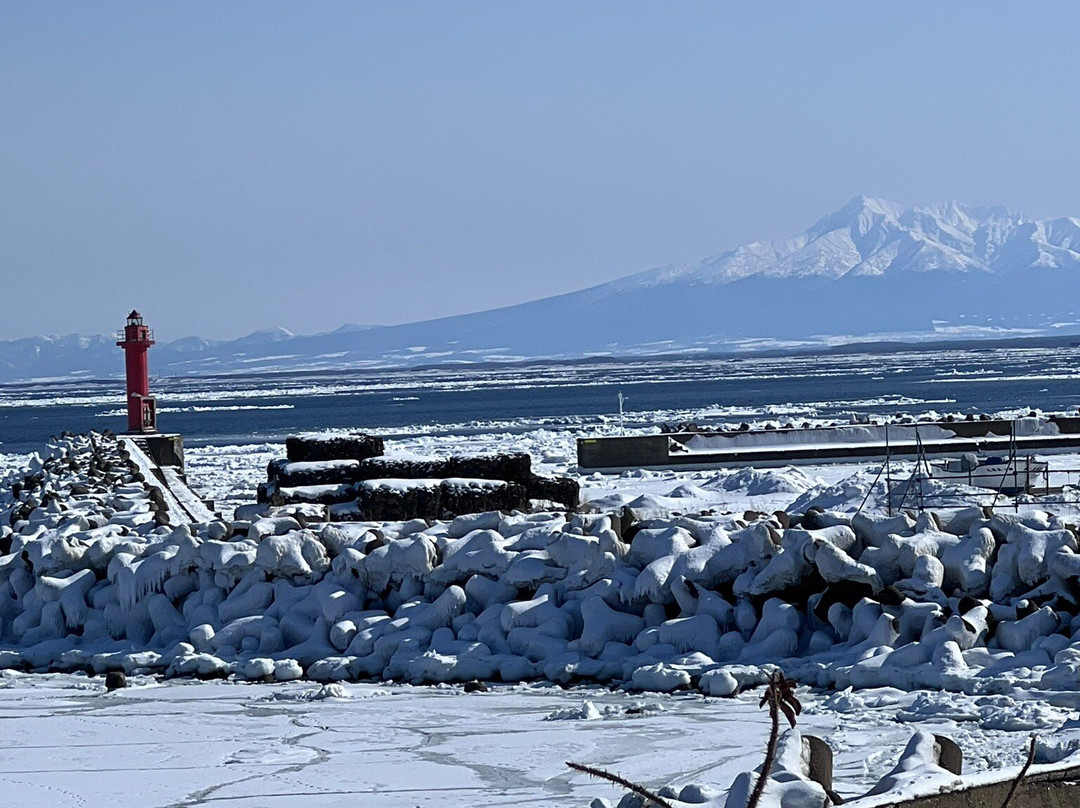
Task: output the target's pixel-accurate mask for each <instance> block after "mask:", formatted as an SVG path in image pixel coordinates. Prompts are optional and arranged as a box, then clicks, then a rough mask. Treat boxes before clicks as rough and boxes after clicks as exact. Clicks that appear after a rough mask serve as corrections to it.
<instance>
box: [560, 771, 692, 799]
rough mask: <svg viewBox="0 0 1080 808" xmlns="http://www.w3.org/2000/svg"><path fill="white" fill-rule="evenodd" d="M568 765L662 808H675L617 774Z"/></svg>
mask: <svg viewBox="0 0 1080 808" xmlns="http://www.w3.org/2000/svg"><path fill="white" fill-rule="evenodd" d="M566 765H567V766H569V767H570V768H571V769H574V770H575V771H579V772H585V774H588V775H592V776H593V777H598V778H599V779H601V780H607V781H608V782H610V783H615V784H616V785H619V786H622V787H623V788H625V789H627V790H628V791H633V792H634V793H635V794H637V795H638V796H639V797H644V798H645V799H647V800H649V801H650V802H653V803H654V804H656V805H659V806H660V808H674V807H673V806H672V804H671V803H670V802H668V801H667V800H665V799H664V798H663V797H660V796H658V795H656V794H654V793H652V792H651V791H649V789H647V788H645V787H644V786H639V785H638V784H637V783H631V782H630V781H629V780H627V779H626V778H625V777H620V776H619V775H617V774H613V773H612V772H607V771H604V770H603V769H597V768H594V767H592V766H585V765H583V764H581V763H571V762H570V761H566Z"/></svg>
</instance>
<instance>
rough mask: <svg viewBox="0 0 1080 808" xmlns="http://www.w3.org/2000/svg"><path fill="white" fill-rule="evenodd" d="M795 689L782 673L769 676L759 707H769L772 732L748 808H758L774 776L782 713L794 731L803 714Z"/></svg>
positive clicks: (792, 682)
mask: <svg viewBox="0 0 1080 808" xmlns="http://www.w3.org/2000/svg"><path fill="white" fill-rule="evenodd" d="M794 687H795V682H794V681H793V680H791V679H788V678H787V677H786V676H784V674H783V672H781V671H777V672H776V673H772V674H770V675H769V682H768V684H767V685H766V687H765V695H764V696H762V697H761V701H760V702H759V703H758V707H764V706H765V705H766V704H767V705H769V718H771V719H772V730H771V731H770V732H769V742H768V744H767V745H766V747H765V760H764V762H763V763H762V764H761V774H759V775H758V779H757V782H756V783H754V790H753V791H751V792H750V799H749V800H748V801H747V803H746V808H757V804H758V802H759V801H760V800H761V795H762V793H763V792H764V791H765V784H766V783H767V782H768V781H769V775H770V774H772V767H773V763H775V762H776V745H777V743H778V741H779V740H780V713H781V712H782V713H783V714H784V718H786V719H787V720H788V723H790V724H791V726H792V728H793V729H794V727H795V716H797V715H798V714H799V713H801V712H802V704H800V703H799V700H798V699H797V698H796V697H795V690H794Z"/></svg>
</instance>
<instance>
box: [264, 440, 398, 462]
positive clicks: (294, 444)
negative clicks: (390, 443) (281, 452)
mask: <svg viewBox="0 0 1080 808" xmlns="http://www.w3.org/2000/svg"><path fill="white" fill-rule="evenodd" d="M382 453H383V441H382V438H379V437H376V436H374V435H366V434H363V433H358V434H354V435H339V436H334V437H314V436H296V435H291V436H289V437H288V438H286V439H285V454H286V456H287V457H288V459H289V460H291V461H293V462H313V461H319V460H367V459H368V458H371V457H379V456H381V455H382Z"/></svg>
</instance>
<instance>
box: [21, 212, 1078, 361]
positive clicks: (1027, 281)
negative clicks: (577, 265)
mask: <svg viewBox="0 0 1080 808" xmlns="http://www.w3.org/2000/svg"><path fill="white" fill-rule="evenodd" d="M1078 296H1080V220H1078V219H1074V218H1059V219H1035V218H1029V217H1026V216H1024V215H1023V214H1020V213H1016V212H1013V211H1010V210H1008V209H1007V208H1003V207H988V208H979V207H968V206H966V205H963V204H960V203H957V202H948V203H944V204H939V205H932V206H930V207H925V208H915V207H904V206H903V205H898V204H896V203H893V202H888V201H885V200H882V199H873V198H867V197H857V198H855V199H853V200H852V201H851V202H849V203H848V204H847V205H845V206H844V207H843V208H841V209H840V210H838V211H836V212H835V213H832V214H829V215H828V216H826V217H824V218H823V219H821V220H820V221H818V222H817V223H815V224H814V225H812V226H811V227H810V228H809V229H807V230H806V231H805V232H803V233H800V234H799V235H797V236H795V237H793V238H790V239H786V240H782V241H774V242H756V243H753V244H748V245H746V246H743V247H738V248H736V249H733V250H729V251H727V252H724V253H721V254H719V255H715V256H712V257H710V258H704V259H702V260H700V261H694V262H691V263H687V264H672V265H669V266H665V267H658V268H656V269H650V270H646V271H644V272H639V273H637V274H634V275H629V276H627V277H625V278H621V279H619V280H616V281H612V282H610V283H605V284H601V285H599V286H594V287H592V288H589V289H584V290H582V291H580V292H573V293H570V294H564V295H559V296H557V297H550V298H545V299H542V300H536V301H533V302H530V303H524V304H521V305H517V306H510V307H506V308H501V309H493V310H489V311H483V312H478V313H474V314H464V315H457V316H453V317H445V318H440V319H436V320H428V321H424V322H419V323H411V324H408V325H399V326H383V327H367V326H363V327H360V326H343V327H341V328H339V329H337V330H336V331H332V332H330V333H326V334H319V335H314V336H296V335H293V334H291V333H290V332H288V331H286V330H285V329H280V328H271V329H265V330H263V331H258V332H255V333H254V334H251V335H248V336H247V337H243V338H241V339H239V340H233V341H229V342H209V341H206V340H200V339H198V338H194V337H189V338H186V339H183V340H178V341H176V342H173V343H169V344H164V345H159V346H158V347H157V348H155V351H154V354H153V358H152V362H153V368H154V371H155V372H156V373H157V374H159V375H189V374H206V373H223V372H231V371H235V370H247V371H251V370H270V369H294V368H296V369H299V368H303V369H307V370H311V369H320V368H336V367H350V366H352V367H380V366H383V367H385V366H400V365H417V364H433V363H440V362H477V361H485V360H488V361H497V360H506V359H523V358H542V357H544V358H576V357H582V356H588V355H611V356H620V355H647V354H656V353H671V352H679V351H707V350H732V349H742V350H746V349H752V348H755V347H775V346H779V345H814V344H818V345H826V344H835V343H837V342H843V341H845V340H846V341H852V340H859V341H866V340H874V339H905V340H919V339H923V340H925V339H948V338H956V337H967V338H977V337H983V336H998V337H1002V336H1021V335H1047V334H1070V333H1080V316H1077V312H1080V303H1077V302H1075V301H1076V300H1077V299H1078ZM122 366H123V363H122V362H121V361H120V357H119V352H118V351H117V350H116V349H115V347H114V346H113V345H112V340H111V339H110V338H106V337H93V338H85V337H76V336H70V337H61V338H55V337H53V338H44V337H36V338H32V339H26V340H15V341H12V342H6V343H0V380H12V379H19V378H29V377H37V378H39V377H45V376H63V375H68V374H73V373H80V374H89V375H94V376H103V375H116V374H119V373H121V371H122Z"/></svg>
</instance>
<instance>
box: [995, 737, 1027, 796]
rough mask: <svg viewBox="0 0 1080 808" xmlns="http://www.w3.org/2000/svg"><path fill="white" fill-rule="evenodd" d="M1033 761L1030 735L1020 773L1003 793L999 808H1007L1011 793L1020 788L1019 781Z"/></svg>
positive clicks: (1025, 774)
mask: <svg viewBox="0 0 1080 808" xmlns="http://www.w3.org/2000/svg"><path fill="white" fill-rule="evenodd" d="M1034 762H1035V736H1034V735H1032V736H1031V744H1030V745H1029V746H1028V756H1027V760H1026V761H1025V762H1024V765H1023V766H1022V767H1021V769H1020V773H1019V774H1018V775H1016V779H1015V780H1013V783H1012V787H1011V788H1010V789H1009V793H1008V794H1006V795H1005V802H1003V803H1001V808H1009V803H1010V802H1012V798H1013V794H1015V793H1016V790H1017V789H1018V788H1020V781H1021V780H1023V779H1024V778H1025V777H1026V776H1027V773H1028V769H1030V768H1031V764H1032V763H1034Z"/></svg>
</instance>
